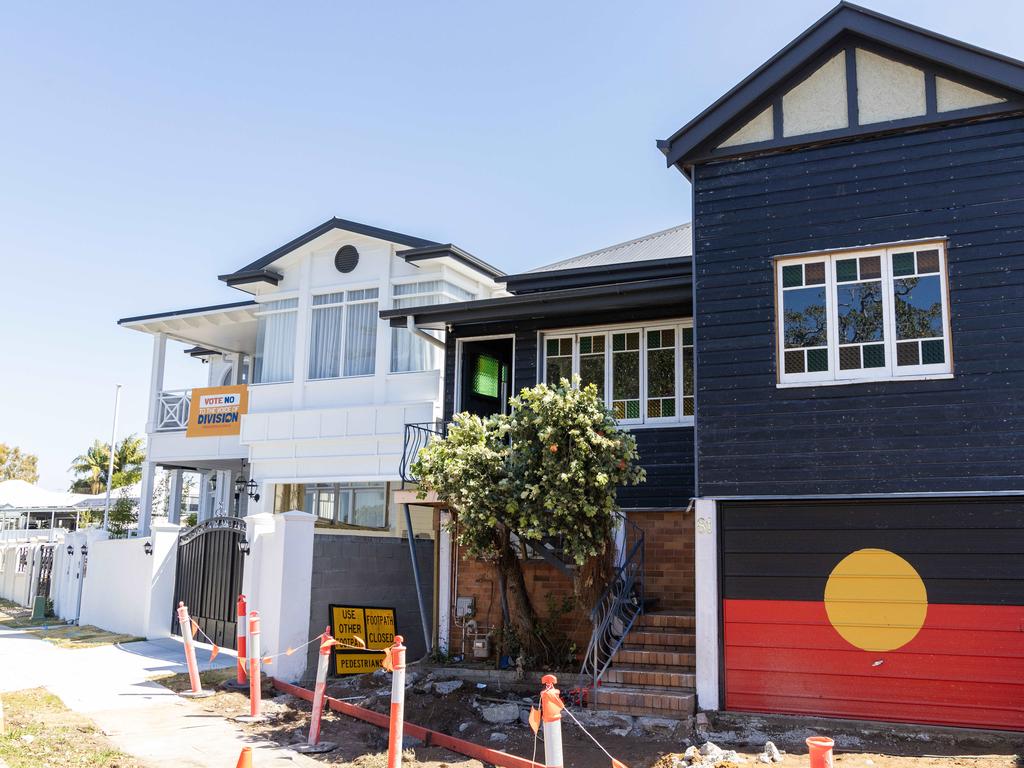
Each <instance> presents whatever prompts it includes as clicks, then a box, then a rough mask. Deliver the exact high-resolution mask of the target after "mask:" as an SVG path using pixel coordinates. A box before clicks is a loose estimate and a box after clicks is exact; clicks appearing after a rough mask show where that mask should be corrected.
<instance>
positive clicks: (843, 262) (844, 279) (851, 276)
mask: <svg viewBox="0 0 1024 768" xmlns="http://www.w3.org/2000/svg"><path fill="white" fill-rule="evenodd" d="M856 279H857V260H856V259H840V260H839V261H837V262H836V280H837V281H839V282H840V283H848V282H850V281H852V280H856Z"/></svg>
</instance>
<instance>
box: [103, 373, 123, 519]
mask: <svg viewBox="0 0 1024 768" xmlns="http://www.w3.org/2000/svg"><path fill="white" fill-rule="evenodd" d="M120 402H121V385H120V384H118V385H117V387H116V389H114V426H113V427H112V428H111V430H110V463H109V464H108V465H107V503H106V504H105V505H104V507H103V530H104V531H105V530H107V523H108V522H109V520H110V483H111V481H112V480H113V479H114V449H115V448H116V445H117V444H116V443H115V442H114V440H115V438H116V437H117V407H118V405H119V404H120Z"/></svg>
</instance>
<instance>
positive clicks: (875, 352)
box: [863, 344, 885, 368]
mask: <svg viewBox="0 0 1024 768" xmlns="http://www.w3.org/2000/svg"><path fill="white" fill-rule="evenodd" d="M863 354H864V367H865V368H884V367H885V345H884V344H866V345H865V346H864V347H863Z"/></svg>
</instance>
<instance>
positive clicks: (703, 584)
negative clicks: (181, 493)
mask: <svg viewBox="0 0 1024 768" xmlns="http://www.w3.org/2000/svg"><path fill="white" fill-rule="evenodd" d="M694 529H695V530H694V536H693V542H694V565H695V571H696V574H695V575H696V611H695V614H696V626H697V629H696V643H697V706H698V708H700V709H706V710H716V709H718V707H719V697H718V661H719V659H718V632H719V628H718V605H719V594H718V515H717V510H716V508H715V502H714V501H713V500H711V499H697V500H696V504H695V509H694Z"/></svg>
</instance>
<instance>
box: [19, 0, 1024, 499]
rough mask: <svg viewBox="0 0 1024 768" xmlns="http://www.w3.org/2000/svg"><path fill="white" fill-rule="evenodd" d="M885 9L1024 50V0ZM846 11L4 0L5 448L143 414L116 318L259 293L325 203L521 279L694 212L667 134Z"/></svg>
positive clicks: (137, 340) (57, 456)
mask: <svg viewBox="0 0 1024 768" xmlns="http://www.w3.org/2000/svg"><path fill="white" fill-rule="evenodd" d="M866 4H867V5H869V6H870V7H872V8H874V9H876V10H879V11H882V12H884V13H888V14H891V15H894V16H898V17H900V18H903V19H905V20H907V21H910V22H912V23H915V24H919V25H921V26H925V27H928V28H931V29H934V30H936V31H938V32H942V33H944V34H947V35H951V36H954V37H959V38H961V39H964V40H966V41H968V42H971V43H974V44H977V45H981V46H983V47H987V48H992V49H994V50H997V51H1000V52H1003V53H1006V54H1009V55H1012V56H1016V57H1018V58H1024V39H1022V38H1021V36H1020V30H1021V29H1024V5H1021V4H1018V3H1011V2H1008V1H1004V2H991V1H990V2H984V1H982V0H975V1H974V2H970V3H963V2H947V1H946V0H913V1H912V2H895V1H893V0H885V1H883V0H875V1H871V2H867V3H866ZM831 7H832V2H831V1H830V0H785V2H774V3H772V2H739V1H736V0H732V1H727V0H718V1H717V2H703V3H697V2H662V3H655V2H633V3H615V2H523V1H522V0H520V1H519V2H514V3H506V4H504V5H499V4H497V3H479V2H464V3H419V2H415V3H414V2H403V3H399V2H394V3H365V2H360V3H356V2H330V3H260V2H257V3H253V2H247V3H241V2H238V3H227V2H225V3H207V2H204V3H196V2H181V3H171V4H168V3H164V4H153V3H128V2H122V3H116V4H115V3H106V2H101V3H72V2H66V3H58V2H54V3H11V4H7V5H6V6H5V9H4V13H3V24H2V26H0V95H2V104H3V108H4V109H3V114H4V116H3V119H2V120H0V260H2V267H3V269H2V273H0V285H2V287H3V298H4V301H3V310H2V313H0V335H2V338H3V341H4V345H3V351H2V352H0V442H7V443H12V444H16V445H19V446H21V447H23V448H25V449H27V450H29V451H31V452H33V453H36V454H38V455H39V457H40V469H41V483H42V484H43V485H45V486H47V487H53V488H62V487H65V486H66V485H67V484H68V482H69V476H68V474H67V471H66V470H67V467H68V465H69V463H70V461H71V459H72V457H73V456H74V455H75V454H77V453H79V452H81V451H83V450H84V449H85V448H86V446H87V445H88V444H89V443H90V442H91V440H92V439H93V438H96V437H101V438H103V439H104V440H106V439H109V431H110V415H111V407H112V399H113V387H114V383H115V382H122V383H123V384H124V385H125V391H124V398H123V407H122V412H121V429H120V430H119V432H120V434H121V435H123V434H126V433H128V432H137V433H141V432H143V430H144V427H145V396H146V390H147V388H148V377H149V360H150V357H149V355H150V342H149V339H148V337H145V336H143V335H142V334H138V333H133V332H131V331H127V330H124V329H120V328H118V327H117V325H116V324H115V321H116V320H117V318H119V317H124V316H129V315H135V314H143V313H147V312H155V311H161V310H165V309H172V308H177V307H184V306H197V305H202V304H209V303H215V302H221V301H231V300H238V299H241V298H244V295H243V294H240V293H238V292H237V291H232V290H231V289H229V288H226V287H224V286H223V285H222V284H221V283H219V282H218V281H217V279H216V275H217V274H219V273H223V272H226V271H228V270H231V269H233V268H236V267H239V266H241V265H243V264H245V263H247V262H248V261H250V260H251V259H254V258H256V257H258V256H261V255H263V254H264V253H266V252H268V251H270V250H272V249H273V248H275V247H277V246H278V245H281V244H282V243H284V242H286V241H288V240H289V239H291V238H292V237H294V236H295V235H297V234H300V233H301V232H303V231H305V230H306V229H308V228H310V227H311V226H314V225H315V224H318V223H320V222H321V221H323V220H324V219H327V218H329V217H330V216H334V215H337V216H342V217H345V218H349V219H355V220H357V221H363V222H367V223H370V224H375V225H379V226H383V227H388V228H392V229H397V230H399V231H403V232H407V233H410V234H414V235H420V236H423V237H428V238H431V239H436V240H441V241H445V242H447V241H452V242H455V243H457V244H459V245H461V246H462V247H464V248H466V249H467V250H469V251H470V252H472V253H474V254H476V255H478V256H480V257H481V258H484V259H487V260H489V261H491V262H493V263H494V264H496V265H498V266H500V267H503V268H504V269H505V270H507V271H519V270H523V269H527V268H529V267H533V266H536V265H538V264H541V263H544V262H548V261H553V260H556V259H560V258H565V257H568V256H572V255H575V254H577V253H581V252H583V251H586V250H589V249H592V248H596V247H600V246H602V245H606V244H610V243H613V242H617V241H620V240H623V239H627V238H630V237H634V236H637V235H640V234H644V233H647V232H650V231H654V230H657V229H661V228H664V227H668V226H672V225H674V224H677V223H680V222H683V221H687V220H688V219H689V216H690V212H689V195H690V190H689V186H688V184H687V183H686V182H685V180H684V179H683V178H682V177H681V176H680V175H679V174H678V173H676V172H675V171H670V170H667V169H666V168H665V165H664V161H663V158H662V156H661V155H660V153H658V152H657V150H656V149H655V146H654V142H655V139H658V138H663V137H665V136H667V135H668V134H670V133H672V132H673V131H674V130H675V129H677V128H678V127H679V126H681V125H682V124H683V123H684V122H685V121H687V120H689V119H690V118H691V117H693V116H694V115H695V114H696V113H698V112H699V111H700V110H701V109H703V108H704V107H705V106H707V105H708V104H709V103H711V102H712V101H713V100H714V99H716V98H717V97H718V96H719V95H721V94H722V93H723V92H724V91H725V90H727V89H728V88H730V87H732V86H733V85H734V84H735V83H736V82H737V81H739V80H740V79H741V78H743V77H744V76H746V75H747V74H748V73H749V72H750V71H751V70H753V69H754V68H756V67H757V66H758V65H760V64H761V63H762V62H763V61H764V60H765V59H767V58H768V57H769V56H771V55H772V54H773V53H775V52H776V51H777V50H778V49H779V48H781V47H782V46H783V45H785V44H786V43H788V42H789V41H790V40H791V39H792V38H793V37H795V36H796V35H797V34H799V33H800V32H801V31H803V29H804V28H805V27H807V26H808V25H810V24H811V23H812V22H814V21H815V20H816V19H817V18H819V17H820V16H821V15H822V14H824V13H825V12H826V11H828V10H829V8H831ZM179 358H180V359H179ZM189 375H190V373H189V370H188V369H187V368H186V361H185V360H184V356H177V355H176V356H175V363H174V365H173V366H171V370H170V373H169V377H170V378H169V381H168V386H169V387H170V386H187V385H190V384H193V383H200V382H199V381H198V380H194V379H193V380H190V379H189ZM192 375H193V376H196V377H199V376H201V375H202V374H201V371H197V372H192Z"/></svg>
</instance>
